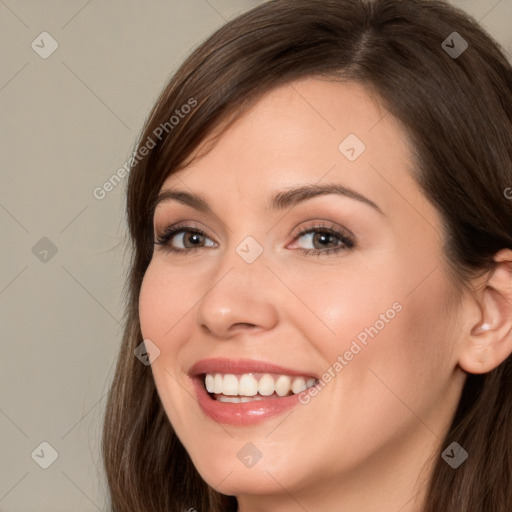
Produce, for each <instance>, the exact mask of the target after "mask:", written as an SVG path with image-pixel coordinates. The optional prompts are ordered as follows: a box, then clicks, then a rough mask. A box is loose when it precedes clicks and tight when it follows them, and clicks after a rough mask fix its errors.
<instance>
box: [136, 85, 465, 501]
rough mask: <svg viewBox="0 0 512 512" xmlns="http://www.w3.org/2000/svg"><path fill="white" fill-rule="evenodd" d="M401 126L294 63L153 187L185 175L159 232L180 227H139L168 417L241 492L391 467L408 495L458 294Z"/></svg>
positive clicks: (452, 338)
mask: <svg viewBox="0 0 512 512" xmlns="http://www.w3.org/2000/svg"><path fill="white" fill-rule="evenodd" d="M406 140H407V138H406V134H405V133H404V132H403V131H402V129H401V127H400V125H398V123H397V122H396V121H395V120H394V118H393V117H392V116H391V115H389V114H387V112H386V111H385V110H384V109H383V108H382V107H379V105H378V104H377V103H376V102H375V101H374V99H373V98H372V96H370V95H369V93H368V91H367V90H366V89H365V88H364V87H363V86H361V85H358V84H354V83H339V82H338V83H336V82H327V81H320V80H317V79H312V78H308V79H304V80H300V81H296V82H293V83H292V84H288V85H284V86H282V87H279V88H277V89H275V90H274V91H272V92H271V93H269V94H267V95H266V96H264V97H263V98H262V99H261V100H260V101H259V102H258V103H256V104H255V106H254V107H253V108H252V109H251V110H250V111H248V113H246V114H245V115H244V116H243V117H242V118H240V119H239V120H238V121H237V122H236V123H235V124H234V125H232V127H230V128H229V129H228V131H226V132H225V133H224V134H223V136H222V137H221V139H220V140H219V142H218V143H217V145H216V146H215V147H214V149H213V150H211V151H210V152H209V153H207V154H206V156H203V157H202V158H199V159H197V160H195V161H194V162H193V163H192V164H191V165H189V166H188V167H187V168H185V169H183V170H180V171H179V172H177V173H176V174H174V175H172V176H169V177H168V179H167V180H166V181H165V183H164V185H163V187H162V190H161V192H162V193H163V192H166V191H168V192H169V191H172V192H177V191H180V192H182V195H181V196H172V195H171V194H167V195H166V197H165V198H162V200H161V201H160V202H159V203H158V205H157V207H156V210H155V215H154V230H155V233H156V235H157V236H158V235H160V237H161V238H163V237H164V235H165V230H168V228H169V227H178V228H179V230H178V231H177V232H176V233H175V234H173V235H171V236H170V237H167V238H168V240H167V242H166V244H165V245H164V244H157V245H155V247H154V253H153V257H152V260H151V263H150V265H149V267H148V269H147V272H146V274H145V276H144V280H143V284H142V290H141V294H140V321H141V329H142V334H143V337H144V338H145V339H149V340H151V342H152V343H153V344H154V345H156V346H157V347H158V349H159V351H160V355H159V356H158V357H157V358H156V359H155V361H154V362H153V363H152V371H153V375H154V379H155V383H156V386H157V389H158V393H159V396H160V398H161V401H162V404H163V406H164V408H165V411H166V413H167V415H168V417H169V420H170V422H171V423H172V426H173V427H174V430H175V431H176V434H177V435H178V437H179V439H180V440H181V442H182V444H183V445H184V447H185V449H186V450H187V452H188V453H189V455H190V457H191V459H192V461H193V462H194V464H195V466H196V468H197V469H198V471H199V473H200V474H201V476H202V477H203V478H204V480H205V481H206V482H208V483H209V484H210V485H211V486H213V487H215V488H216V489H217V490H218V491H219V492H222V493H224V494H229V495H236V496H238V497H239V503H244V500H245V502H246V503H248V502H249V501H250V500H253V499H255V498H256V497H259V498H260V499H263V498H264V497H270V496H272V503H274V504H277V503H278V502H279V499H280V498H279V497H281V498H282V500H283V503H285V502H287V500H288V502H290V503H291V502H293V503H295V501H297V502H298V503H301V504H304V506H305V504H307V503H309V501H308V500H310V499H311V500H314V501H311V503H316V504H318V503H319V499H325V500H328V499H331V500H334V499H337V501H336V503H337V504H338V505H340V504H341V503H345V504H347V505H348V504H349V501H350V498H349V496H352V495H353V493H354V492H360V493H366V494H365V496H366V497H365V500H366V501H365V503H370V501H371V499H372V498H371V497H370V496H371V495H372V493H374V492H378V491H377V489H381V490H384V489H385V488H386V486H392V487H393V489H394V490H393V492H392V493H391V492H387V494H386V495H385V496H386V500H388V501H389V504H391V503H392V502H394V500H395V501H397V502H400V503H402V502H403V503H402V504H404V503H405V502H406V501H407V500H408V499H410V498H412V495H411V496H403V497H402V496H401V495H400V492H402V491H397V490H396V487H397V485H396V482H398V481H400V482H401V484H400V487H401V488H402V487H403V488H404V489H406V490H407V492H409V491H410V492H411V493H412V486H413V484H414V483H415V481H416V478H417V477H418V473H419V470H420V469H421V466H422V465H423V464H424V463H425V462H426V460H427V457H428V456H429V455H431V453H432V452H433V450H434V449H435V448H436V447H437V446H438V443H439V442H440V439H441V437H440V436H441V434H442V432H443V429H445V428H446V427H447V426H448V423H449V422H450V420H451V416H452V414H453V412H454V408H455V406H456V404H457V401H458V399H459V395H460V391H461V388H462V384H463V374H462V371H461V370H460V369H459V368H458V367H457V360H456V351H455V350H453V349H454V346H455V344H456V343H457V339H456V335H455V334H454V333H455V332H456V329H455V328H454V327H455V323H456V318H457V310H456V306H455V301H454V294H453V290H452V289H451V288H450V285H449V281H448V278H447V274H446V272H445V266H444V263H443V257H444V256H443V254H442V251H441V244H442V240H441V222H440V217H439V214H438V212H437V211H436V210H435V209H434V207H433V206H432V205H431V204H430V203H429V202H428V201H427V199H426V198H425V196H424V195H423V193H422V192H421V191H420V190H419V188H418V186H417V185H416V183H415V182H414V181H413V179H412V177H411V169H412V168H413V162H412V159H411V155H410V151H409V148H408V146H407V142H406ZM309 187H311V191H310V192H307V191H308V190H309ZM295 189H300V190H302V191H300V192H299V191H297V192H293V191H294V190H295ZM315 191H316V192H315ZM317 192H318V193H317ZM320 192H321V193H320ZM191 198H194V200H193V201H192V199H191ZM197 198H201V200H202V202H201V203H200V204H199V201H198V199H197ZM190 230H192V232H191V231H190ZM197 231H200V232H203V233H204V234H203V235H201V234H198V233H197ZM168 234H169V233H168ZM161 242H163V240H161ZM265 365H267V366H265ZM205 374H207V375H208V376H206V375H205ZM205 380H206V381H207V385H208V387H209V388H210V389H211V390H213V392H215V393H216V394H215V396H212V395H213V393H211V394H209V393H207V391H206V390H205V389H204V382H205ZM314 382H317V383H316V385H315V387H314V388H312V389H309V388H308V389H309V391H308V390H306V391H304V386H305V385H306V386H311V385H312V384H313V383H314ZM290 388H292V389H291V391H290ZM260 391H261V392H262V393H263V395H260V394H259V392H260ZM256 392H258V396H257V397H256V398H259V399H254V398H255V397H254V393H256ZM235 395H236V398H234V399H233V397H234V396H235ZM239 395H243V396H244V398H243V399H240V398H239ZM281 395H283V396H281ZM224 397H227V398H224ZM223 400H231V401H228V402H226V401H223ZM240 400H244V401H243V402H241V401H240ZM397 478H400V480H397ZM386 479H387V481H385V480H386ZM408 483H410V486H408ZM370 489H371V491H369V490H370ZM320 490H322V493H321V494H320V493H319V491H320ZM349 490H350V492H349ZM342 491H346V492H345V493H344V494H343V496H344V498H343V499H344V500H345V501H340V499H338V498H339V496H338V497H337V498H335V497H336V495H337V493H340V495H341V493H342ZM388 491H389V487H388ZM319 496H322V498H319ZM360 503H361V502H360ZM386 503H388V502H387V501H384V502H383V501H381V502H380V504H381V510H385V509H386V508H385V507H384V505H385V504H386ZM398 508H399V507H398ZM398 508H397V509H396V510H398ZM298 509H300V508H298ZM317 509H318V507H317V508H312V509H309V510H317ZM336 509H337V510H339V508H336ZM276 510H277V508H276ZM285 510H289V509H286V508H285ZM324 510H325V509H324ZM404 510H409V509H404Z"/></svg>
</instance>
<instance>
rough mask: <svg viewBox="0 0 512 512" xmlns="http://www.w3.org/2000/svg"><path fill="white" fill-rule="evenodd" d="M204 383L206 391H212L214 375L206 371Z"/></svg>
mask: <svg viewBox="0 0 512 512" xmlns="http://www.w3.org/2000/svg"><path fill="white" fill-rule="evenodd" d="M204 384H205V386H206V389H207V390H208V393H213V391H214V389H215V377H214V376H213V375H212V374H210V373H208V374H207V375H206V378H205V379H204Z"/></svg>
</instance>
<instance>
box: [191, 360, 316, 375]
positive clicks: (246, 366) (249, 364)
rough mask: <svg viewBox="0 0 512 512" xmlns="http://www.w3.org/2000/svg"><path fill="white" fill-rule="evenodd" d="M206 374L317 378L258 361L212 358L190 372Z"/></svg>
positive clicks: (303, 372)
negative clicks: (256, 374)
mask: <svg viewBox="0 0 512 512" xmlns="http://www.w3.org/2000/svg"><path fill="white" fill-rule="evenodd" d="M204 373H233V374H236V373H238V374H241V373H279V374H282V375H296V376H302V377H315V378H316V376H315V375H314V374H312V373H310V372H308V371H301V370H294V369H292V368H285V367H284V366H280V365H276V364H273V363H267V362H266V361H257V360H255V359H227V358H220V357H219V358H211V359H201V360H200V361H198V362H197V363H195V364H194V365H193V366H192V367H191V368H190V370H189V375H191V376H192V377H197V376H198V375H201V374H204Z"/></svg>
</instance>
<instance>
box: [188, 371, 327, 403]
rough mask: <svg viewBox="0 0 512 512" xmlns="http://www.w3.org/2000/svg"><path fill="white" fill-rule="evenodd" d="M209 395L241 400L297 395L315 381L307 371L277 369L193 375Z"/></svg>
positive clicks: (221, 400) (239, 401)
mask: <svg viewBox="0 0 512 512" xmlns="http://www.w3.org/2000/svg"><path fill="white" fill-rule="evenodd" d="M197 377H198V378H199V379H200V381H201V383H202V385H203V387H204V389H205V390H206V391H207V393H208V395H209V396H210V398H212V399H213V400H217V401H219V402H231V403H243V402H252V401H257V400H269V399H270V400H272V399H279V398H283V397H287V396H292V395H297V394H299V393H301V392H302V391H304V390H306V389H308V388H310V387H313V386H314V385H315V384H317V383H318V380H317V379H316V378H314V377H310V376H307V375H304V376H292V375H283V374H277V373H243V374H233V373H203V374H200V375H198V376H197Z"/></svg>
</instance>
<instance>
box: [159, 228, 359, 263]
mask: <svg viewBox="0 0 512 512" xmlns="http://www.w3.org/2000/svg"><path fill="white" fill-rule="evenodd" d="M322 231H323V232H325V233H328V234H330V235H331V236H334V237H335V238H337V239H338V241H339V242H340V244H339V245H338V246H335V247H327V248H323V249H305V248H303V247H296V248H294V250H297V249H298V250H299V251H301V252H302V253H303V254H306V255H316V256H327V255H328V254H332V253H339V252H343V251H349V250H351V249H354V248H355V247H356V246H357V242H356V237H355V236H354V234H353V233H352V232H351V231H350V230H349V229H347V228H345V227H343V226H341V225H338V224H336V223H335V222H333V221H325V220H324V221H320V220H316V221H314V224H309V225H305V226H302V227H300V228H296V229H295V230H294V234H293V236H292V241H291V243H295V244H297V243H298V240H299V239H300V238H301V237H302V236H305V235H307V234H309V233H314V232H322ZM183 232H189V233H198V234H200V235H201V236H203V237H205V238H207V239H209V240H211V241H212V242H213V244H214V246H213V247H215V244H216V246H218V242H216V241H215V239H213V238H211V237H210V236H208V234H207V233H206V231H205V230H203V229H202V228H201V227H199V226H198V225H197V224H196V223H195V222H193V221H183V222H178V223H175V224H171V225H168V226H166V227H164V228H163V229H162V230H155V240H154V244H155V245H160V246H162V247H163V248H165V249H166V250H167V252H168V253H169V254H172V253H174V254H177V255H179V254H182V255H187V254H194V253H196V252H197V251H198V250H200V249H207V248H208V249H211V248H212V246H198V247H188V248H181V247H179V248H177V247H172V248H171V245H170V242H171V240H172V239H173V238H174V237H175V236H176V235H177V234H178V233H183ZM289 245H290V243H288V244H287V246H286V247H289Z"/></svg>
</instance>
